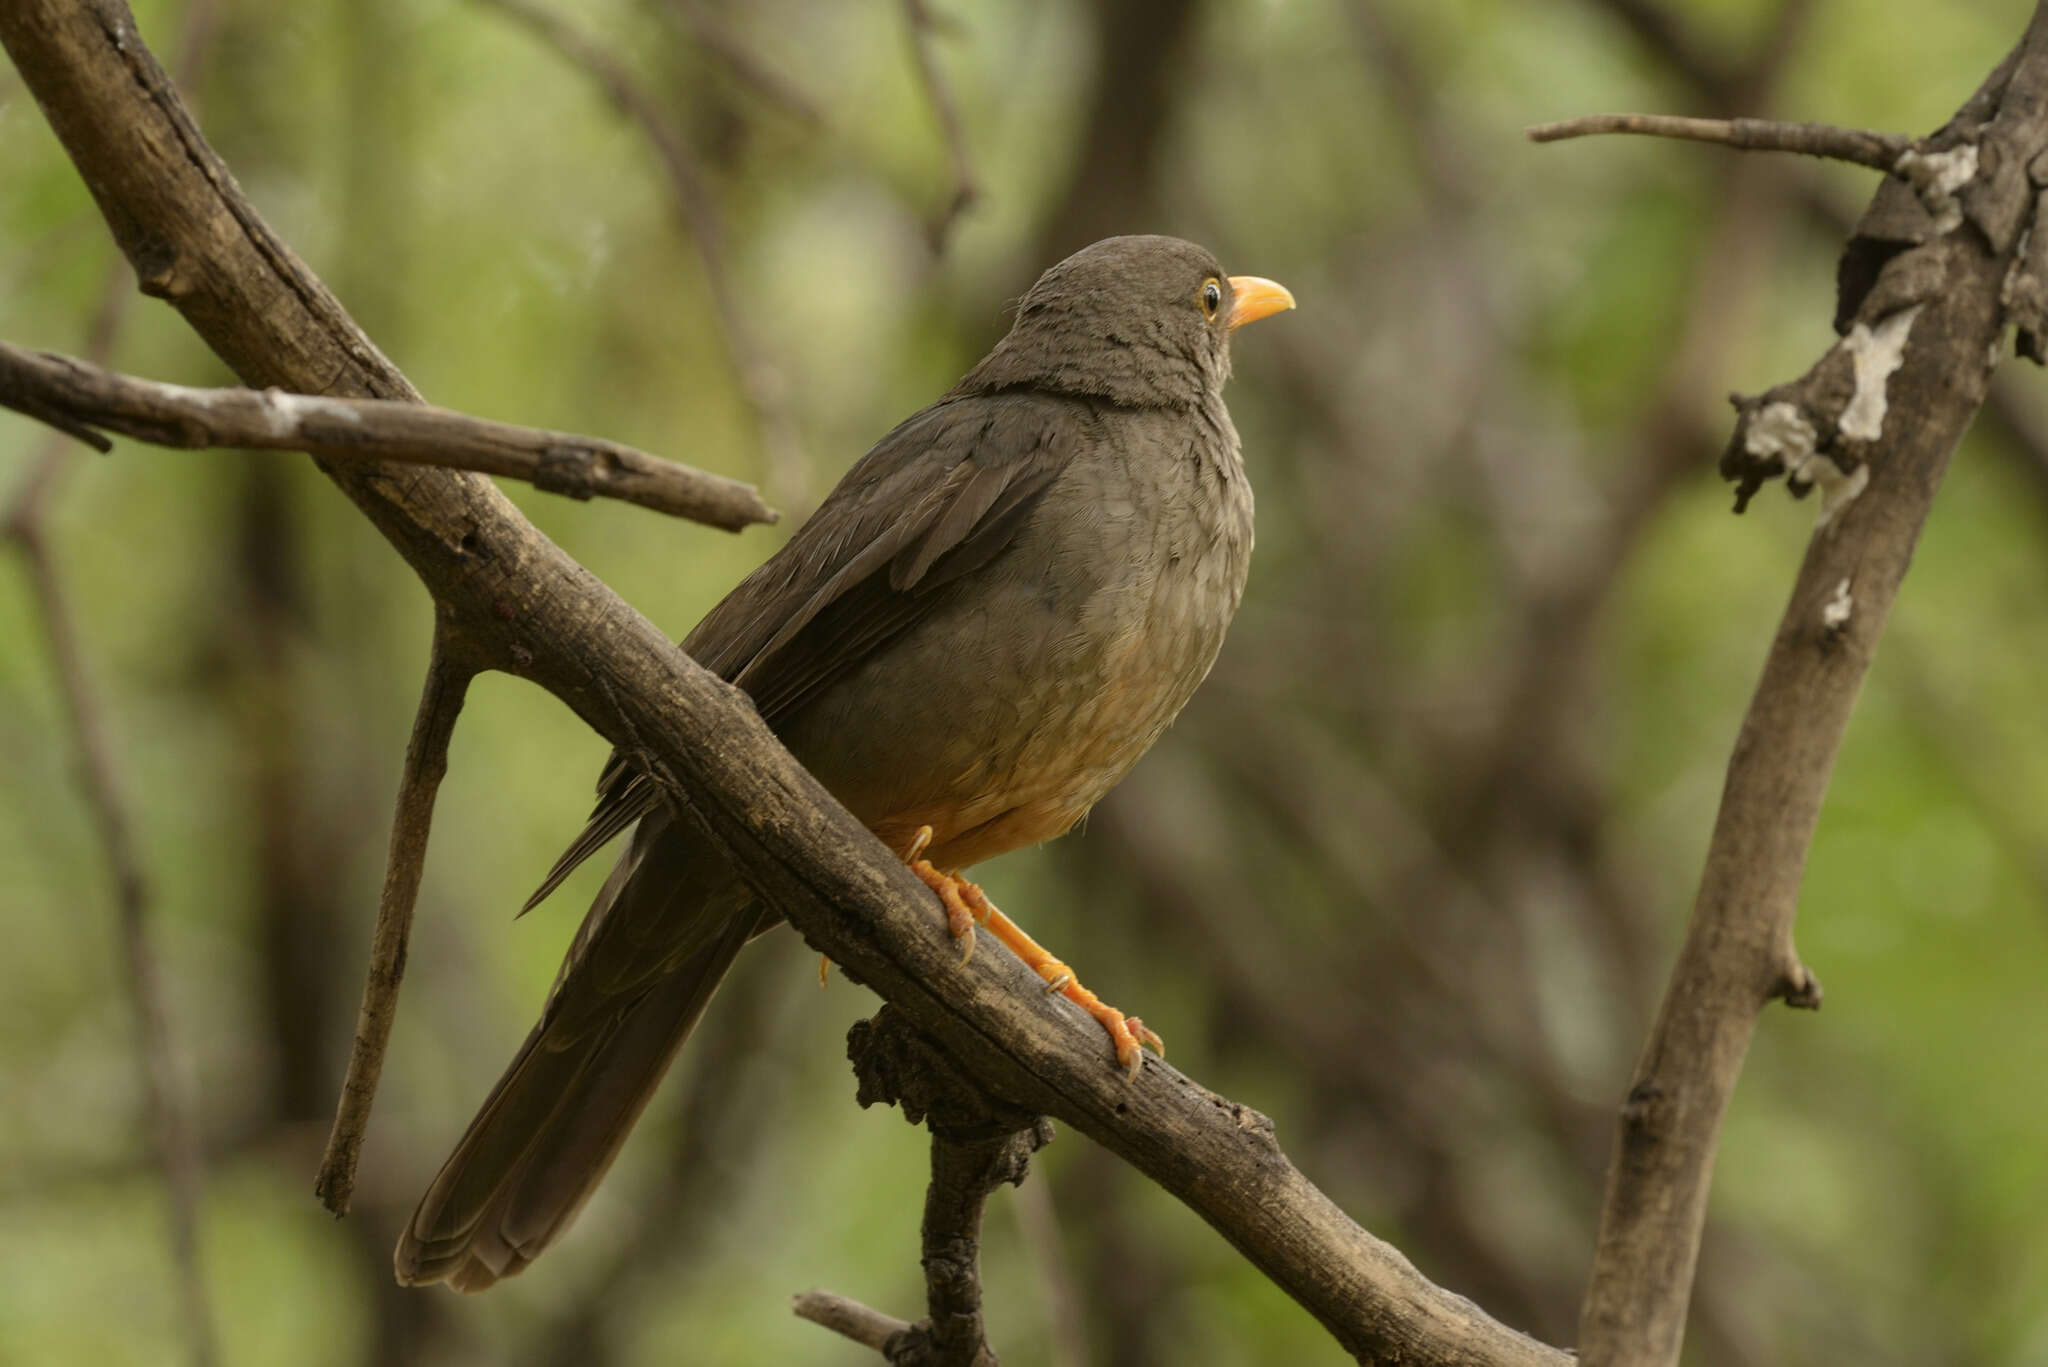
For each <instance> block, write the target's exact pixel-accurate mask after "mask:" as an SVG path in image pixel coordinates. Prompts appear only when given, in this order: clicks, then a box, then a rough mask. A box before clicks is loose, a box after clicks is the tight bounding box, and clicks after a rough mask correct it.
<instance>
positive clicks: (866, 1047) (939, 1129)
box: [846, 1006, 1052, 1367]
mask: <svg viewBox="0 0 2048 1367" xmlns="http://www.w3.org/2000/svg"><path fill="white" fill-rule="evenodd" d="M846 1053H847V1057H848V1058H850V1059H851V1060H852V1061H853V1071H854V1075H855V1076H856V1077H857V1078H859V1080H860V1091H859V1094H858V1098H857V1099H858V1100H859V1102H860V1104H861V1105H862V1106H872V1105H875V1104H876V1103H878V1102H879V1103H881V1104H883V1105H890V1106H896V1107H899V1108H900V1109H901V1110H902V1112H903V1118H904V1119H905V1120H908V1121H909V1122H910V1123H911V1124H913V1125H915V1124H917V1123H918V1122H919V1121H923V1122H924V1123H925V1124H926V1126H927V1127H928V1128H929V1129H930V1130H931V1133H932V1179H931V1184H930V1186H929V1187H928V1188H926V1191H925V1201H924V1224H923V1227H922V1231H921V1233H922V1239H923V1255H924V1256H923V1261H924V1275H925V1295H926V1302H927V1305H928V1306H929V1309H930V1313H929V1315H928V1316H927V1317H926V1318H924V1319H922V1320H919V1321H918V1322H917V1323H916V1324H913V1325H909V1326H907V1327H906V1328H905V1329H904V1330H903V1331H901V1332H900V1333H897V1334H894V1335H892V1336H890V1337H889V1339H888V1340H886V1341H885V1342H884V1343H883V1344H882V1345H881V1350H882V1356H883V1357H885V1358H887V1359H888V1360H889V1361H890V1362H891V1363H894V1364H896V1367H996V1355H995V1350H994V1349H992V1348H990V1347H989V1346H988V1336H987V1331H986V1329H985V1327H984V1325H983V1323H982V1315H981V1212H982V1206H983V1205H984V1203H985V1202H986V1201H987V1200H988V1197H989V1194H990V1193H991V1192H993V1191H994V1190H995V1189H996V1188H997V1187H999V1186H1002V1185H1004V1184H1006V1183H1007V1184H1008V1185H1010V1186H1017V1185H1019V1184H1021V1183H1022V1182H1023V1181H1024V1177H1025V1174H1026V1173H1027V1172H1028V1171H1029V1169H1030V1164H1031V1155H1032V1154H1034V1153H1036V1152H1037V1151H1038V1150H1039V1149H1041V1148H1043V1147H1045V1145H1047V1144H1048V1143H1050V1142H1052V1125H1051V1124H1050V1123H1049V1122H1047V1121H1046V1119H1045V1118H1044V1117H1043V1116H1038V1115H1033V1114H1032V1113H1031V1112H1030V1111H1028V1110H1023V1109H1021V1108H1019V1107H1016V1106H1012V1105H1010V1104H1008V1103H1007V1102H1004V1101H1003V1100H1001V1099H1000V1098H998V1097H993V1096H990V1095H989V1094H988V1093H987V1092H986V1091H984V1090H983V1089H982V1088H981V1086H980V1085H979V1084H978V1083H976V1082H975V1080H974V1079H973V1078H972V1077H970V1076H968V1075H967V1074H966V1073H965V1072H963V1071H962V1070H961V1068H960V1066H959V1065H958V1064H957V1063H955V1062H954V1061H953V1060H952V1059H951V1058H949V1057H948V1056H947V1055H946V1053H945V1051H944V1050H942V1049H940V1048H938V1047H937V1046H936V1045H934V1044H933V1043H932V1042H931V1041H930V1040H928V1039H926V1038H925V1037H924V1036H923V1035H921V1034H919V1033H918V1032H917V1030H916V1028H915V1027H913V1026H910V1025H908V1024H906V1023H905V1021H904V1018H903V1014H902V1013H901V1012H899V1011H895V1010H893V1009H891V1008H890V1007H887V1006H884V1007H883V1008H882V1009H881V1010H880V1011H879V1012H877V1013H876V1014H875V1016H874V1018H873V1019H872V1020H864V1021H857V1022H855V1024H854V1027H853V1029H851V1030H850V1031H848V1032H847V1037H846Z"/></svg>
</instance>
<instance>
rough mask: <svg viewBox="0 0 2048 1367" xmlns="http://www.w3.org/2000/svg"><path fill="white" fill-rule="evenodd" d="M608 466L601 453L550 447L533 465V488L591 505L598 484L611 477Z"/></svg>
mask: <svg viewBox="0 0 2048 1367" xmlns="http://www.w3.org/2000/svg"><path fill="white" fill-rule="evenodd" d="M605 464H608V462H603V461H602V457H601V455H600V453H598V452H595V451H591V450H589V449H587V448H583V447H577V446H568V445H562V444H557V445H554V446H549V447H547V448H546V449H544V450H543V451H542V452H541V453H540V458H539V459H538V461H536V462H535V464H534V469H533V487H534V488H536V489H539V490H540V491H541V492H543V493H548V494H560V495H562V496H563V497H564V498H573V499H577V500H579V501H580V502H584V503H588V502H589V501H590V500H591V499H592V498H593V497H595V496H596V494H597V486H598V481H599V480H600V479H601V478H602V477H603V476H604V475H605V474H607V473H609V471H608V470H606V469H605V468H604V465H605Z"/></svg>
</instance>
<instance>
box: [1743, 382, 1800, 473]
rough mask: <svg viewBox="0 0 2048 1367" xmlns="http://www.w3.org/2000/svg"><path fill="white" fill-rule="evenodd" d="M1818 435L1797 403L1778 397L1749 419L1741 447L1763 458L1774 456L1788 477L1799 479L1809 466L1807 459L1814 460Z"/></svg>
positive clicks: (1762, 459)
mask: <svg viewBox="0 0 2048 1367" xmlns="http://www.w3.org/2000/svg"><path fill="white" fill-rule="evenodd" d="M1817 436H1818V434H1817V433H1816V432H1815V431H1814V430H1813V424H1812V423H1810V422H1808V421H1807V420H1806V415H1805V414H1804V413H1802V412H1800V411H1799V406H1798V405H1797V404H1791V403H1787V402H1785V401H1784V400H1783V399H1779V400H1778V401H1777V402H1775V403H1767V404H1765V405H1764V406H1763V407H1762V408H1759V409H1758V410H1757V411H1756V416H1754V417H1752V418H1751V419H1750V420H1749V430H1748V431H1747V432H1745V433H1744V434H1743V438H1742V449H1743V450H1745V451H1747V452H1749V454H1750V455H1752V456H1755V457H1756V458H1757V459H1758V460H1760V461H1764V460H1770V459H1772V458H1773V457H1775V458H1776V459H1777V462H1778V464H1780V465H1782V466H1784V467H1785V474H1786V477H1787V478H1796V477H1797V476H1798V473H1799V472H1800V471H1802V470H1804V469H1805V468H1806V462H1808V461H1809V460H1812V459H1813V446H1814V441H1815V439H1816V437H1817Z"/></svg>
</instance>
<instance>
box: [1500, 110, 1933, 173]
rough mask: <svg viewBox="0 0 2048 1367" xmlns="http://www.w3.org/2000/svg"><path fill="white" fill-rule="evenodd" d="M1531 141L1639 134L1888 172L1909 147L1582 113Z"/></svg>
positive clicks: (1756, 123) (1868, 138)
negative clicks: (1779, 153)
mask: <svg viewBox="0 0 2048 1367" xmlns="http://www.w3.org/2000/svg"><path fill="white" fill-rule="evenodd" d="M1527 132H1528V135H1529V140H1530V141H1531V142H1560V141H1563V140H1564V139H1566V138H1583V137H1587V136H1590V135H1592V134H1595V133H1642V134H1646V135H1648V136H1650V137H1657V138H1682V139H1685V140H1687V141H1690V142H1714V143H1720V144H1722V145H1723V146H1727V147H1735V148H1740V149H1741V150H1743V151H1747V152H1797V153H1799V154H1801V155H1803V156H1809V157H1825V158H1828V159H1830V160H1833V161H1847V162H1853V163H1855V164H1856V165H1858V166H1868V167H1870V168H1871V169H1872V170H1874V171H1892V170H1895V169H1896V168H1897V166H1898V161H1899V158H1900V157H1902V156H1904V155H1905V154H1906V153H1907V152H1909V151H1911V150H1912V148H1913V140H1912V139H1911V138H1908V137H1904V136H1902V135H1900V134H1897V133H1872V132H1868V131H1866V130H1864V129H1860V128H1836V127H1834V126H1832V125H1830V124H1824V123H1778V122H1776V121H1774V120H1771V119H1688V118H1682V117H1679V116H1677V115H1673V114H1588V115H1586V116H1584V117H1583V118H1577V119H1565V120H1562V121H1561V122H1558V123H1539V124H1537V125H1536V126H1534V127H1533V128H1530V129H1528V130H1527Z"/></svg>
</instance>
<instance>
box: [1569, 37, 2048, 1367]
mask: <svg viewBox="0 0 2048 1367" xmlns="http://www.w3.org/2000/svg"><path fill="white" fill-rule="evenodd" d="M2044 16H2048V8H2044V10H2043V11H2037V13H2036V15H2035V17H2034V20H2033V23H2032V24H2031V25H2030V27H2029V29H2028V31H2027V34H2026V36H2025V38H2024V39H2023V40H2022V42H2021V45H2020V47H2019V48H2018V49H2016V51H2015V54H2014V56H2013V57H2012V58H2008V59H2007V62H2006V63H2004V64H2002V65H2001V66H2000V68H1999V69H1998V70H1997V71H1996V72H1994V73H1993V76H1992V77H1991V79H1990V80H1989V81H1987V82H1986V84H1985V86H1984V87H1983V88H1982V89H1980V90H1979V91H1978V93H1977V94H1976V95H1975V96H1973V97H1972V98H1971V100H1970V102H1969V103H1968V104H1966V105H1965V106H1964V109H1963V111H1962V112H1960V113H1959V114H1958V115H1957V116H1956V118H1955V119H1954V120H1952V121H1951V123H1950V125H1949V127H1948V128H1946V129H1944V130H1943V132H1942V133H1940V134H1937V135H1936V136H1935V137H1934V138H1933V139H1930V140H1929V141H1930V143H1931V144H1934V145H1937V146H1939V147H1940V148H1941V150H1940V151H1939V152H1936V153H1931V154H1929V155H1930V158H1933V157H1938V158H1942V159H1944V160H1943V161H1942V162H1941V163H1939V164H1942V165H1945V166H1950V167H1954V166H1964V165H1967V166H1968V167H1970V168H1971V172H1972V174H1971V175H1969V176H1968V177H1966V178H1963V179H1961V180H1960V181H1959V182H1958V183H1953V184H1949V185H1947V186H1946V188H1945V189H1943V190H1941V191H1940V193H1941V195H1943V196H1945V198H1946V202H1943V203H1928V202H1926V201H1927V199H1928V194H1927V190H1928V187H1927V186H1920V185H1916V186H1914V187H1913V188H1908V186H1907V185H1906V184H1905V183H1904V182H1902V181H1899V180H1896V179H1888V180H1886V181H1885V182H1884V184H1883V185H1881V186H1880V188H1879V191H1878V195H1877V199H1876V200H1875V201H1874V202H1873V205H1872V209H1871V213H1870V215H1869V217H1868V218H1867V219H1866V223H1878V222H1881V223H1884V224H1886V225H1889V226H1896V225H1897V224H1899V223H1901V222H1910V223H1912V224H1914V225H1915V227H1914V231H1913V233H1912V235H1911V237H1910V242H1911V245H1903V244H1895V245H1894V246H1893V249H1892V250H1890V251H1889V252H1887V253H1885V254H1884V255H1883V257H1882V260H1883V264H1882V266H1881V267H1880V268H1878V269H1876V270H1875V271H1874V272H1873V273H1872V274H1871V275H1870V277H1869V278H1867V279H1865V278H1863V277H1860V276H1852V275H1848V274H1845V276H1844V297H1843V299H1842V301H1841V307H1842V310H1843V311H1844V313H1845V314H1846V315H1847V316H1846V317H1845V320H1844V321H1845V324H1846V326H1845V327H1844V331H1845V333H1846V334H1847V335H1846V336H1845V338H1844V340H1843V341H1842V342H1841V343H1839V344H1838V345H1837V347H1835V348H1834V349H1831V351H1830V352H1829V353H1828V354H1827V355H1826V356H1824V357H1823V358H1822V359H1821V360H1820V361H1819V362H1817V363H1816V364H1815V366H1814V368H1813V369H1812V370H1811V371H1809V372H1808V374H1807V375H1806V376H1805V377H1803V378H1802V379H1801V380H1798V381H1795V382H1793V383H1792V384H1790V385H1786V386H1781V387H1780V388H1779V389H1778V390H1774V391H1772V393H1771V395H1768V396H1766V399H1767V401H1761V400H1758V401H1744V403H1743V405H1742V409H1743V416H1742V419H1741V421H1740V422H1739V423H1738V425H1737V429H1736V435H1735V438H1734V440H1733V441H1732V442H1731V448H1730V453H1729V458H1728V460H1726V461H1725V462H1724V468H1725V469H1727V470H1728V471H1729V473H1730V474H1731V475H1732V476H1735V477H1742V478H1745V479H1747V478H1749V477H1751V476H1752V474H1753V473H1754V470H1755V468H1756V467H1757V466H1759V465H1769V466H1770V468H1773V469H1776V470H1782V471H1784V472H1785V473H1787V474H1788V475H1791V476H1794V477H1795V478H1796V477H1797V476H1799V475H1800V474H1802V473H1803V474H1805V475H1806V476H1807V478H1808V479H1809V481H1810V482H1818V483H1822V484H1823V485H1824V486H1827V485H1829V484H1830V483H1831V484H1832V486H1833V487H1832V489H1831V492H1832V494H1833V498H1832V505H1831V506H1828V505H1824V508H1823V515H1822V519H1821V525H1820V526H1819V527H1817V528H1816V530H1815V532H1814V535H1813V538H1812V540H1811V542H1810V543H1809V544H1808V547H1807V552H1806V557H1805V560H1804V562H1803V564H1802V565H1801V567H1800V570H1799V575H1798V579H1797V581H1796V582H1795V584H1794V585H1793V589H1792V599H1791V603H1790V604H1789V605H1788V607H1787V609H1786V613H1785V617H1784V620H1783V622H1782V623H1781V624H1780V626H1779V628H1778V633H1777V636H1776V638H1775V640H1774V641H1773V643H1772V646H1771V651H1770V654H1769V656H1768V658H1767V659H1766V661H1765V664H1764V673H1763V678H1762V680H1761V681H1760V682H1759V683H1758V685H1757V690H1756V694H1755V696H1754V698H1753V699H1752V700H1751V703H1750V708H1749V712H1748V715H1747V716H1746V717H1745V718H1744V720H1743V724H1742V731H1741V734H1740V736H1739V737H1738V738H1737V740H1736V743H1735V753H1734V757H1733V758H1732V760H1731V761H1730V763H1729V769H1728V778H1727V785H1726V788H1725V789H1724V791H1723V794H1722V799H1721V810H1720V814H1719V816H1718V818H1717V820H1716V822H1715V828H1714V835H1713V839H1712V842H1711V844H1710V846H1709V849H1708V853H1707V862H1706V868H1705V871H1704V873H1703V874H1702V877H1701V881H1700V889H1699V894H1698V897H1697V900H1696V901H1695V903H1694V906H1693V913H1692V920H1691V924H1690V926H1689V929H1688V932H1687V935H1686V940H1685V943H1684V945H1683V947H1682V948H1681V950H1680V951H1679V956H1678V962H1677V964H1676V966H1675V967H1674V969H1673V971H1672V976H1671V982H1670V986H1669V988H1668V990H1667V992H1666V995H1665V999H1664V1002H1663V1006H1662V1008H1661V1009H1660V1011H1659V1013H1658V1016H1657V1020H1656V1023H1655V1025H1654V1027H1653V1028H1652V1031H1651V1034H1650V1038H1649V1040H1648V1041H1647V1043H1646V1044H1645V1046H1644V1049H1643V1053H1642V1056H1641V1059H1640V1061H1639V1062H1638V1064H1637V1067H1636V1074H1635V1078H1634V1080H1633V1082H1632V1084H1631V1086H1630V1089H1629V1093H1628V1100H1627V1103H1626V1105H1625V1106H1624V1107H1623V1109H1622V1113H1621V1119H1620V1124H1619V1126H1618V1128H1617V1131H1616V1137H1615V1147H1614V1158H1613V1164H1612V1167H1611V1168H1610V1170H1609V1173H1608V1181H1607V1192H1606V1199H1605V1203H1604V1206H1603V1210H1602V1216H1601V1229H1600V1237H1599V1244H1598V1247H1597V1250H1596V1253H1595V1258H1594V1264H1593V1271H1592V1276H1591V1280H1590V1283H1589V1285H1588V1288H1587V1292H1586V1300H1585V1306H1584V1311H1583V1317H1582V1320H1581V1337H1580V1349H1581V1353H1582V1355H1583V1357H1584V1359H1585V1360H1586V1361H1587V1362H1589V1363H1596V1364H1601V1365H1602V1367H1607V1365H1608V1364H1638V1363H1640V1364H1668V1363H1674V1362H1676V1361H1677V1360H1678V1353H1679V1348H1680V1345H1681V1342H1682V1338H1683V1333H1684V1327H1685V1316H1686V1305H1687V1301H1688V1300H1689V1298H1690V1296H1691V1292H1692V1281H1693V1273H1694V1270H1695V1266H1696V1262H1697V1258H1698V1252H1699V1240H1700V1233H1701V1229H1702V1227H1703V1224H1704V1221H1705V1213H1706V1198H1707V1190H1708V1185H1709V1182H1710V1180H1711V1176H1712V1168H1713V1158H1714V1150H1715V1146H1716V1143H1717V1140H1718V1136H1719V1132H1720V1124H1721V1118H1722V1116H1723V1114H1724V1113H1725V1111H1726V1109H1727V1105H1728V1101H1729V1098H1730V1095H1731V1094H1732V1092H1733V1090H1734V1085H1735V1079H1736V1077H1737V1075H1738V1074H1739V1073H1740V1071H1741V1067H1742V1061H1743V1056H1744V1054H1745V1052H1746V1051H1747V1049H1748V1046H1749V1041H1750V1038H1751V1036H1752V1035H1753V1033H1754V1031H1755V1028H1756V1021H1757V1017H1758V1014H1759V1013H1760V1011H1761V1010H1762V1008H1763V1007H1764V1006H1765V1005H1766V1004H1767V1003H1768V1002H1769V1001H1771V1000H1772V999H1774V998H1784V999H1785V1000H1786V1001H1787V1002H1788V1003H1790V1004H1793V1005H1802V1006H1817V1005H1819V1002H1820V989H1819V984H1818V983H1817V982H1816V981H1815V980H1814V978H1813V976H1812V974H1810V973H1809V972H1808V971H1807V969H1806V968H1805V966H1804V965H1803V964H1802V963H1801V962H1800V961H1799V958H1798V955H1797V953H1796V952H1795V950H1794V948H1793V942H1792V925H1793V916H1794V913H1795V911H1796V908H1797V902H1798V894H1799V884H1800V880H1801V877H1802V875H1803V873H1804V870H1805V863H1806V854H1807V850H1808V848H1809V846H1810V844H1811V841H1812V837H1813V832H1814V828H1815V825H1816V823H1817V822H1818V819H1819V815H1820V807H1821V800H1822V797H1823V795H1824V793H1825V791H1826V787H1827V782H1828V777H1829V773H1830V771H1831V770H1832V768H1833V764H1834V759H1835V754H1836V752H1837V750H1838V749H1839V748H1840V745H1841V741H1842V737H1843V734H1844V732H1845V730H1846V728H1847V726H1848V721H1849V715H1850V711H1851V709H1852V707H1853V705H1854V703H1855V699H1856V694H1857V691H1858V689H1859V688H1860V686H1861V684H1862V681H1863V676H1864V674H1865V673H1866V672H1867V671H1868V669H1869V666H1870V662H1871V658H1872V655H1873V654H1874V652H1875V649H1876V645H1877V640H1878V637H1879V635H1880V633H1881V632H1882V631H1883V628H1884V623H1885V619H1886V616H1887V615H1888V613H1889V612H1890V610H1891V606H1892V603H1893V601H1894V599H1895V597H1896V595H1897V593H1898V589H1899V585H1900V583H1901V581H1902V580H1903V578H1904V576H1905V572H1906V567H1907V564H1908V562H1909V561H1910V559H1911V556H1912V552H1913V547H1914V544H1915V542H1916V541H1917V539H1918V536H1919V533H1920V529H1921V527H1922V526H1923V525H1924V523H1925V521H1926V518H1927V514H1928V511H1929V509H1930V508H1931V506H1932V503H1933V498H1934V493H1935V490H1936V488H1937V486H1938V485H1939V483H1940V480H1941V476H1942V474H1943V472H1944V470H1945V469H1946V467H1947V464H1948V460H1949V457H1950V455H1951V454H1952V453H1953V451H1954V449H1955V446H1956V443H1957V442H1958V441H1959V440H1960V439H1961V436H1962V433H1963V431H1964V429H1965V428H1966V427H1967V426H1968V424H1969V422H1970V420H1971V418H1972V417H1973V416H1974V415H1975V413H1976V411H1977V409H1978V407H1979V406H1980V405H1981V404H1982V402H1983V400H1984V394H1985V390H1986V386H1987V384H1988V381H1989V377H1990V371H1991V367H1992V366H1993V365H1994V364H1995V363H1996V359H1997V354H1998V343H1999V340H2000V337H2001V334H2002V332H2003V329H2004V326H2005V322H2006V314H2005V308H2004V304H2003V301H2002V289H2003V287H2004V286H2005V285H2006V282H2007V281H2008V280H2009V279H2010V278H2011V277H2012V276H2013V274H2014V265H2015V258H2016V254H2017V253H2018V252H2019V251H2020V250H2021V246H2022V243H2023V240H2024V239H2025V237H2026V233H2025V232H2024V231H2023V230H2022V225H2023V224H2024V223H2025V222H2026V221H2027V219H2028V216H2029V215H2030V213H2031V211H2032V208H2033V204H2034V191H2033V188H2032V186H2031V185H2030V184H2029V183H2028V181H2027V176H2026V172H2025V170H2024V169H2023V168H2025V167H2026V166H2027V165H2028V164H2029V163H2030V162H2032V161H2033V159H2034V158H2035V157H2036V156H2038V155H2040V154H2041V153H2042V152H2043V151H2044V150H2048V115H2044V113H2043V112H2042V111H2044V110H2048V17H2044ZM1980 148H1981V149H1982V151H1983V155H1981V156H1980V155H1979V151H1980ZM1979 168H1981V173H1980V172H1979ZM1916 195H1917V196H1918V198H1917V199H1916ZM1854 248H1855V244H1852V251H1853V250H1854ZM1823 466H1825V469H1823V468H1821V467H1823ZM1852 467H1853V473H1852Z"/></svg>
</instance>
